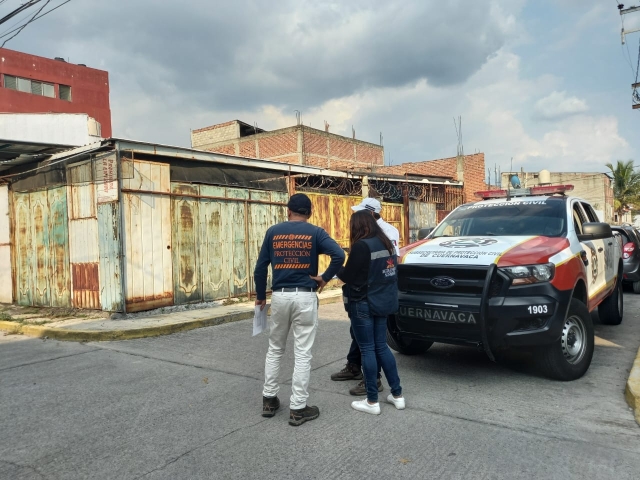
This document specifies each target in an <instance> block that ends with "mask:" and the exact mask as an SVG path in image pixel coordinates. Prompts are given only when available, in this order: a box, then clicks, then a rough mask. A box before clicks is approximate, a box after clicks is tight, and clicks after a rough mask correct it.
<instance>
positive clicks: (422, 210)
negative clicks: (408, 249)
mask: <svg viewBox="0 0 640 480" xmlns="http://www.w3.org/2000/svg"><path fill="white" fill-rule="evenodd" d="M437 220H438V219H437V217H436V204H435V203H424V202H418V201H417V200H409V235H410V237H411V238H410V242H411V243H413V242H416V241H417V240H418V230H420V229H421V228H428V227H435V226H436V225H437V223H438V221H437Z"/></svg>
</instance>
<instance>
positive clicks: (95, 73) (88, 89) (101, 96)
mask: <svg viewBox="0 0 640 480" xmlns="http://www.w3.org/2000/svg"><path fill="white" fill-rule="evenodd" d="M0 77H1V78H0V112H7V113H86V114H87V115H89V116H90V117H93V118H95V119H96V120H97V121H98V122H99V123H100V126H101V136H102V137H104V138H109V137H111V134H112V133H111V109H110V107H109V74H108V72H106V71H104V70H98V69H95V68H89V67H86V66H84V65H75V64H72V63H68V62H66V61H65V60H64V59H62V58H56V59H49V58H44V57H38V56H36V55H29V54H27V53H22V52H16V51H14V50H7V49H6V48H3V49H0Z"/></svg>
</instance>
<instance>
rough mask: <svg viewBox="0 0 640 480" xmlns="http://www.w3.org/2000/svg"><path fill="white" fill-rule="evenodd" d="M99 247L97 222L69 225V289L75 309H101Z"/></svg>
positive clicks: (75, 222)
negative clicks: (70, 286)
mask: <svg viewBox="0 0 640 480" xmlns="http://www.w3.org/2000/svg"><path fill="white" fill-rule="evenodd" d="M70 210H71V208H70ZM99 247H100V242H99V241H98V219H97V218H82V219H79V220H70V221H69V250H70V252H69V253H70V257H71V285H72V291H73V306H74V307H75V308H89V309H99V308H100V276H99V268H98V264H99V259H100V251H99Z"/></svg>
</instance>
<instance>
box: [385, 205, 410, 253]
mask: <svg viewBox="0 0 640 480" xmlns="http://www.w3.org/2000/svg"><path fill="white" fill-rule="evenodd" d="M403 212H404V206H403V205H402V204H398V203H386V202H385V203H382V210H381V211H380V216H381V217H382V219H383V220H384V221H385V222H387V223H388V224H390V225H393V226H394V227H396V228H397V229H398V233H399V234H400V246H401V247H402V246H405V245H407V244H408V243H409V242H408V241H407V239H406V238H405V237H406V235H405V233H404V215H403Z"/></svg>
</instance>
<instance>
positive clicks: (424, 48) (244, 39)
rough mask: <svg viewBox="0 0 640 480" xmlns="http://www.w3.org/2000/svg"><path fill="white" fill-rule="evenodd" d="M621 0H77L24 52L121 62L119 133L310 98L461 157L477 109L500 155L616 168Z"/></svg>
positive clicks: (620, 145)
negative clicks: (459, 138)
mask: <svg viewBox="0 0 640 480" xmlns="http://www.w3.org/2000/svg"><path fill="white" fill-rule="evenodd" d="M62 1H63V0H53V1H52V2H51V5H54V4H56V3H61V2H62ZM20 3H21V1H20V0H5V1H4V2H3V3H2V4H0V14H2V15H4V14H5V12H4V10H8V9H10V8H11V7H12V6H14V7H15V6H18V5H19V4H20ZM616 3H617V2H616V0H529V1H526V0H473V1H472V0H446V1H445V0H403V1H396V0H384V1H382V0H366V1H365V0H350V1H349V2H345V1H323V0H316V1H314V2H304V1H295V0H279V1H275V2H274V1H266V0H251V1H249V0H234V1H226V2H222V1H219V0H216V1H211V0H182V1H162V2H161V1H157V0H155V1H154V0H136V1H131V0H109V1H104V0H71V2H69V3H67V4H66V5H64V6H63V7H61V8H60V9H58V10H57V11H55V12H53V13H51V14H50V15H47V16H46V17H44V18H42V19H41V20H38V21H37V22H35V23H34V24H32V25H30V26H29V27H28V28H27V29H25V30H24V31H23V32H22V33H21V34H20V35H19V36H18V37H16V38H15V39H14V40H12V41H11V42H10V43H8V44H7V48H12V49H15V50H21V51H25V52H28V53H33V54H37V55H41V56H45V57H55V56H63V57H65V58H69V60H70V61H71V62H74V63H86V64H87V65H89V66H92V67H96V68H101V69H105V70H108V71H109V74H110V81H111V108H112V114H113V128H114V135H115V136H120V137H127V138H132V139H137V140H145V141H151V142H158V143H164V144H173V145H182V146H189V145H190V137H189V130H190V129H195V128H200V127H204V126H207V125H211V124H214V123H220V122H225V121H228V120H231V119H240V120H243V121H245V122H247V123H250V124H253V123H254V122H255V123H257V124H258V126H259V127H261V128H264V129H275V128H279V127H286V126H291V125H293V124H294V123H295V113H294V111H295V110H300V111H301V112H302V121H303V122H304V123H305V124H306V125H311V126H312V127H317V128H323V124H324V121H325V120H326V121H327V122H329V124H330V125H331V127H330V129H331V131H332V132H334V133H338V134H346V135H351V127H352V125H353V126H354V128H355V130H356V136H357V138H359V139H362V140H366V141H371V142H375V143H377V142H379V138H380V132H382V135H383V137H384V145H385V150H386V154H387V162H389V161H390V162H392V163H393V164H397V163H401V162H409V161H420V160H430V159H435V158H441V157H446V156H453V155H455V153H456V144H457V137H456V131H455V128H454V124H453V118H454V117H457V116H459V115H461V116H462V134H463V143H464V150H465V153H473V152H476V151H481V152H485V154H486V163H487V166H491V167H493V166H494V164H495V165H498V166H499V167H501V168H502V170H503V171H505V170H508V169H509V166H510V162H511V158H512V157H513V167H514V169H519V168H520V167H524V168H525V169H527V170H540V169H542V168H547V169H550V170H555V171H559V170H561V171H605V170H606V169H605V167H604V164H605V163H607V162H615V161H616V160H618V159H630V158H632V159H635V160H640V155H639V154H640V135H638V126H640V110H639V111H633V110H632V109H631V89H630V84H631V83H633V82H634V79H635V77H636V73H635V71H636V66H637V62H638V41H639V38H640V34H632V35H629V36H628V37H627V41H628V44H627V46H628V50H627V47H622V45H621V42H620V27H621V22H620V15H619V14H618V10H617V8H616ZM625 25H626V28H627V29H631V28H633V27H634V25H635V26H640V13H637V14H631V15H627V16H626V19H625Z"/></svg>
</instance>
